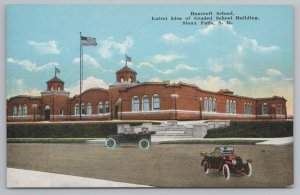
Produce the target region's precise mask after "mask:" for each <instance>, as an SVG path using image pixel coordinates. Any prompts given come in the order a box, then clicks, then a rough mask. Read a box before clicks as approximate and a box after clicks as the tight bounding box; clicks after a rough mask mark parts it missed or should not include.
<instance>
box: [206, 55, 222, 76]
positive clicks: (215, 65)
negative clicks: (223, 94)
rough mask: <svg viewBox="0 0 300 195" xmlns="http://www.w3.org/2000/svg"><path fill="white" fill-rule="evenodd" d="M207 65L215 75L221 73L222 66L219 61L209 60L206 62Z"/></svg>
mask: <svg viewBox="0 0 300 195" xmlns="http://www.w3.org/2000/svg"><path fill="white" fill-rule="evenodd" d="M207 62H208V64H209V69H210V70H211V71H213V72H215V73H220V72H222V71H223V69H224V66H223V65H222V63H221V60H220V59H211V58H209V59H208V60H207Z"/></svg>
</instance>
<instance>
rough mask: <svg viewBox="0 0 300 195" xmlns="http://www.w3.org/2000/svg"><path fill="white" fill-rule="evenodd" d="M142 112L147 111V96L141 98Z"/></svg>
mask: <svg viewBox="0 0 300 195" xmlns="http://www.w3.org/2000/svg"><path fill="white" fill-rule="evenodd" d="M143 111H149V98H148V96H147V95H144V96H143Z"/></svg>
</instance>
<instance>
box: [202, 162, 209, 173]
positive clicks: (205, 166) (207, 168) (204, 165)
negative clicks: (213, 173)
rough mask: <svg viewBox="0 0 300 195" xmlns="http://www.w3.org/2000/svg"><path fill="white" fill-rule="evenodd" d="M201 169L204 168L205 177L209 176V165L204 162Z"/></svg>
mask: <svg viewBox="0 0 300 195" xmlns="http://www.w3.org/2000/svg"><path fill="white" fill-rule="evenodd" d="M203 168H204V172H205V174H206V175H207V174H209V172H210V169H209V164H208V162H207V161H205V162H204V163H203Z"/></svg>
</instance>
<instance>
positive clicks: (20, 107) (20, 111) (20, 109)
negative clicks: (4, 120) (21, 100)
mask: <svg viewBox="0 0 300 195" xmlns="http://www.w3.org/2000/svg"><path fill="white" fill-rule="evenodd" d="M18 115H19V116H22V106H21V105H19V107H18Z"/></svg>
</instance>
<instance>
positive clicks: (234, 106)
mask: <svg viewBox="0 0 300 195" xmlns="http://www.w3.org/2000/svg"><path fill="white" fill-rule="evenodd" d="M233 113H234V114H235V113H236V102H235V100H233Z"/></svg>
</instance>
